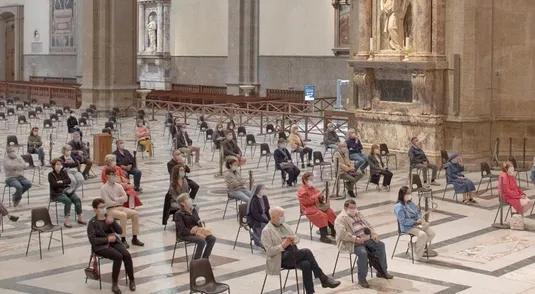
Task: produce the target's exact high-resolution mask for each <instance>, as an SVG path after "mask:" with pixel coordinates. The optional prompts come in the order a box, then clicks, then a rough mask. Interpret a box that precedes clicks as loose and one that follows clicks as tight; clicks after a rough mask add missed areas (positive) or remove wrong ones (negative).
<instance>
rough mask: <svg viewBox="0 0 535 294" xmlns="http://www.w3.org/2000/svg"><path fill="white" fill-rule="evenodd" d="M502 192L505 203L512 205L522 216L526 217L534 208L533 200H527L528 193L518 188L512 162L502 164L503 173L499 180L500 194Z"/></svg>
mask: <svg viewBox="0 0 535 294" xmlns="http://www.w3.org/2000/svg"><path fill="white" fill-rule="evenodd" d="M502 185H503V190H502ZM500 191H503V201H505V202H506V203H508V204H509V205H511V206H512V207H513V208H514V209H515V211H516V212H517V213H520V214H521V215H524V214H525V213H526V212H527V211H529V210H530V209H531V208H532V207H533V204H534V202H533V200H530V199H529V198H527V197H526V193H524V191H522V190H521V189H520V187H518V183H517V182H516V177H515V168H514V166H513V163H511V162H510V161H507V162H504V163H503V164H502V172H501V173H500V177H499V178H498V193H500Z"/></svg>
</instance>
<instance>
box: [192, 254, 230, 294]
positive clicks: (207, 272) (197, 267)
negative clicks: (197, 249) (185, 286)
mask: <svg viewBox="0 0 535 294" xmlns="http://www.w3.org/2000/svg"><path fill="white" fill-rule="evenodd" d="M199 278H200V279H204V282H203V283H202V284H197V280H198V279H199ZM195 292H199V293H205V294H217V293H223V292H228V293H229V294H230V286H229V285H227V284H224V283H219V282H217V281H216V280H215V277H214V272H213V271H212V265H211V264H210V261H209V260H208V259H206V258H201V259H197V260H192V261H191V271H190V273H189V293H190V294H191V293H195Z"/></svg>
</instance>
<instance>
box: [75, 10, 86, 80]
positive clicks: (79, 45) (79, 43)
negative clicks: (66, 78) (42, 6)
mask: <svg viewBox="0 0 535 294" xmlns="http://www.w3.org/2000/svg"><path fill="white" fill-rule="evenodd" d="M83 7H84V3H83V0H76V2H75V3H74V8H75V12H74V13H75V15H76V17H75V19H76V81H77V82H78V84H82V70H83V60H84V45H83V23H84V17H83Z"/></svg>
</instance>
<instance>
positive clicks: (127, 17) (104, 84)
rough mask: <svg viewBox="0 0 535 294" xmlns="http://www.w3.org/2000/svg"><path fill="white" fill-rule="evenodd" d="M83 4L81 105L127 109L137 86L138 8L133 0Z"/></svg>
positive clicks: (106, 0) (95, 1) (93, 1)
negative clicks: (83, 46)
mask: <svg viewBox="0 0 535 294" xmlns="http://www.w3.org/2000/svg"><path fill="white" fill-rule="evenodd" d="M83 3H84V8H83V12H84V23H83V28H84V30H83V43H84V44H88V45H89V44H91V46H86V47H85V48H84V49H85V50H84V51H85V52H84V58H83V62H84V67H83V84H82V86H81V87H80V89H81V91H82V108H85V107H89V104H95V105H96V106H97V110H98V111H107V110H109V109H110V108H112V107H119V108H122V109H124V108H126V107H127V106H129V105H131V104H132V103H133V100H132V98H133V97H134V95H135V94H134V93H135V89H136V88H137V86H136V74H137V70H136V53H137V48H136V43H137V23H136V22H137V11H136V2H135V1H132V0H113V1H109V0H92V1H85V0H84V1H83Z"/></svg>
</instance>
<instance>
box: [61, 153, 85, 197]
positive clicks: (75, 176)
mask: <svg viewBox="0 0 535 294" xmlns="http://www.w3.org/2000/svg"><path fill="white" fill-rule="evenodd" d="M61 153H62V154H63V155H62V156H61V157H60V158H59V160H61V163H62V164H63V168H64V169H65V170H66V171H67V174H68V175H69V178H70V179H71V184H70V186H69V189H67V191H66V192H67V193H74V192H76V190H77V189H78V188H80V187H82V185H83V184H84V182H85V179H84V175H82V173H81V172H80V161H78V158H77V157H75V156H73V154H72V147H71V145H63V147H61Z"/></svg>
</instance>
